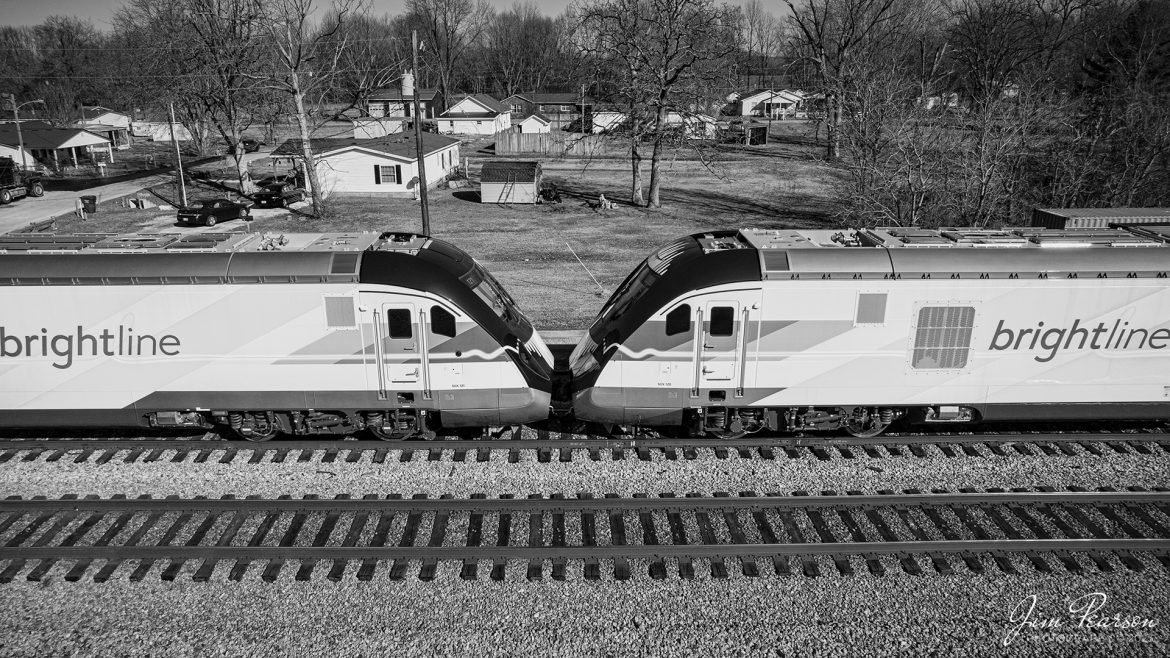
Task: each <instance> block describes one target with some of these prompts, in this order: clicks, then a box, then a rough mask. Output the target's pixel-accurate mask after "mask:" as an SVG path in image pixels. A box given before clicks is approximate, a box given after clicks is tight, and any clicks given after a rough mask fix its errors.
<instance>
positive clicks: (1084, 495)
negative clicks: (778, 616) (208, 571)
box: [0, 491, 1170, 513]
mask: <svg viewBox="0 0 1170 658" xmlns="http://www.w3.org/2000/svg"><path fill="white" fill-rule="evenodd" d="M1167 503H1170V491H1024V492H1014V491H1009V492H976V493H927V494H866V495H856V496H854V495H822V496H715V497H695V498H684V497H681V496H680V497H669V498H665V497H664V498H600V497H594V498H519V497H518V498H378V499H367V498H346V499H320V498H300V499H293V498H285V499H280V498H251V499H249V498H227V499H224V498H207V499H204V498H119V499H110V498H68V499H64V498H55V499H4V500H0V513H28V512H52V511H87V512H95V511H119V512H122V511H134V512H143V513H145V512H174V511H208V512H226V511H249V512H294V511H295V512H331V511H337V512H370V511H384V512H394V513H400V512H407V511H413V512H439V511H443V512H469V511H474V512H484V513H496V512H500V511H509V512H514V511H516V510H524V511H532V512H538V511H539V512H547V511H574V512H575V511H592V510H622V511H628V510H647V511H653V510H668V511H688V510H712V509H720V510H722V509H773V508H786V509H803V508H826V507H828V508H833V507H837V508H840V507H894V506H918V507H925V506H933V505H1013V504H1016V505H1052V504H1069V505H1072V504H1076V505H1095V504H1096V505H1111V504H1126V505H1151V504H1167Z"/></svg>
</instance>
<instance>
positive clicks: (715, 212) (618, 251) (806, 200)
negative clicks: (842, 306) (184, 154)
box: [57, 134, 837, 330]
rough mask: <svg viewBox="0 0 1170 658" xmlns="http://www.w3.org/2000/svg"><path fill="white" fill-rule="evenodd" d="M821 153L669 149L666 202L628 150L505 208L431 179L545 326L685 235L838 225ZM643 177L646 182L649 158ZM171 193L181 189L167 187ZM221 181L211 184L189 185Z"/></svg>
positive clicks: (807, 149) (441, 219) (372, 219)
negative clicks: (656, 202)
mask: <svg viewBox="0 0 1170 658" xmlns="http://www.w3.org/2000/svg"><path fill="white" fill-rule="evenodd" d="M464 153H465V154H466V155H468V156H470V158H471V169H472V174H473V176H472V177H473V179H474V178H475V174H476V172H478V169H479V165H480V164H482V162H483V161H484V160H487V159H490V158H491V156H490V155H485V154H482V153H481V152H478V151H476V152H471V151H469V149H465V150H464ZM816 153H817V151H816V149H815V146H814V145H811V144H808V143H806V142H805V141H804V140H803V139H802V137H801V136H800V135H798V134H794V135H791V138H782V139H781V140H780V141H779V142H777V143H773V144H769V145H768V146H767V147H752V148H736V147H732V148H729V149H726V150H722V151H720V152H719V153H718V155H719V158H720V159H719V160H718V161H716V162H714V163H708V164H707V165H704V164H703V163H701V162H699V161H697V160H694V159H683V158H682V157H679V158H675V159H670V160H666V161H664V163H663V170H664V172H665V180H664V184H663V188H662V204H663V207H662V208H660V209H647V208H639V207H634V206H632V205H629V204H628V203H627V201H628V198H629V188H630V166H629V163H628V161H627V160H626V159H620V158H607V159H597V160H593V161H589V162H586V161H581V160H556V159H544V160H542V167H543V169H544V177H545V181H547V182H555V183H556V184H557V186H558V188H560V190H561V195H562V198H563V199H564V202H563V203H561V204H557V205H535V206H534V205H514V206H510V207H505V206H499V205H494V204H481V203H480V202H479V195H478V192H477V190H476V188H475V187H472V188H471V189H470V190H469V189H458V190H450V189H438V190H432V191H431V196H430V213H431V233H432V235H434V236H435V237H437V238H441V239H444V240H447V241H450V242H452V243H454V244H455V245H457V246H459V247H460V248H462V249H464V250H465V251H467V252H468V253H470V254H471V255H473V256H474V257H475V258H476V259H477V260H479V261H480V262H481V263H483V265H484V266H485V267H487V268H488V270H490V271H491V272H492V273H493V274H494V275H495V276H496V277H497V278H498V279H499V280H500V281H501V282H502V283H503V284H504V286H505V287H506V288H507V289H508V291H509V292H510V293H511V294H512V296H513V297H515V298H516V300H517V302H518V303H519V304H520V307H521V308H522V309H523V310H524V311H525V313H526V314H527V315H528V316H529V317H530V318H531V319H532V321H533V323H534V324H536V326H537V327H539V328H541V329H545V330H557V329H582V328H584V327H585V326H587V325H588V324H589V322H590V321H591V320H592V318H593V317H594V315H596V313H597V312H598V310H599V309H600V307H601V305H602V303H603V302H604V301H605V299H606V298H607V297H608V295H609V294H610V293H611V292H612V291H613V289H614V287H615V286H617V285H618V284H620V283H621V281H622V279H624V278H625V276H626V274H628V273H629V272H630V270H632V269H633V268H634V267H635V266H636V265H637V264H638V263H639V262H640V261H641V260H642V259H643V258H645V257H646V256H647V255H648V254H649V253H650V252H651V251H653V250H654V249H656V248H658V247H659V246H661V245H662V244H665V243H666V242H669V241H670V240H672V239H674V238H676V237H678V236H681V235H686V234H689V233H696V232H701V231H707V230H719V229H734V228H740V227H756V228H826V227H830V226H831V222H832V213H833V211H834V209H835V205H834V202H833V200H832V197H831V191H830V188H829V182H830V181H831V180H832V177H833V176H836V175H837V174H836V173H835V172H834V171H833V170H831V169H829V168H827V167H825V166H824V165H823V164H822V163H820V162H819V161H818V160H817V159H816V158H815V155H816ZM680 155H685V154H680ZM643 176H644V179H643V181H644V184H645V185H647V186H648V184H649V163H648V162H647V163H645V164H644V170H643ZM163 192H164V193H165V194H166V195H167V196H170V194H171V191H170V190H169V189H168V190H163ZM217 192H218V191H216V190H213V189H210V188H205V189H203V190H195V191H192V192H189V195H190V196H192V197H198V196H208V195H212V194H213V193H217ZM599 194H605V196H606V198H607V199H610V200H612V201H617V202H618V204H619V205H618V207H617V209H615V210H608V211H600V210H596V209H595V207H596V205H597V204H596V200H597V197H598V195H599ZM107 206H108V207H107ZM248 228H249V229H250V230H259V231H274V232H309V231H342V230H366V231H419V230H421V220H420V213H419V205H418V203H416V202H414V201H412V200H409V199H388V198H387V199H379V198H372V197H340V196H339V197H336V198H334V199H332V206H331V216H330V217H329V218H326V219H313V218H309V217H306V216H305V215H303V214H299V213H276V214H275V216H273V214H268V213H266V216H264V217H259V218H257V219H256V220H255V221H253V222H251V225H250V226H249V227H248ZM244 229H245V225H244V224H243V223H241V222H237V221H231V222H227V223H225V224H221V225H219V226H216V227H215V230H217V231H225V230H244ZM190 230H197V229H191V228H187V227H178V226H176V225H175V224H174V213H173V211H169V212H168V211H160V210H159V209H152V210H132V209H124V208H118V207H116V206H112V205H110V204H103V206H102V207H101V210H100V211H99V212H98V214H97V215H94V216H93V217H91V218H90V219H89V220H87V221H84V222H82V221H80V220H78V219H76V218H72V217H70V218H63V219H61V220H58V225H57V231H58V232H63V233H64V232H117V233H124V232H142V231H147V232H160V231H167V232H169V231H190ZM574 252H575V253H576V257H575V256H574ZM577 257H579V258H580V261H581V262H578V260H577ZM590 275H592V278H591V276H590ZM593 278H596V280H597V282H598V283H594V281H593ZM598 284H600V286H599V285H598Z"/></svg>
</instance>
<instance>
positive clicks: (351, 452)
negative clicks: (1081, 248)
mask: <svg viewBox="0 0 1170 658" xmlns="http://www.w3.org/2000/svg"><path fill="white" fill-rule="evenodd" d="M934 449H937V450H938V452H939V453H941V454H942V455H944V456H946V457H961V456H969V457H984V456H988V455H998V456H1003V455H1008V454H1020V455H1036V454H1045V455H1050V456H1056V455H1067V456H1077V455H1081V454H1090V455H1095V456H1100V455H1102V454H1106V453H1121V454H1125V453H1131V452H1133V453H1139V454H1145V455H1152V454H1160V453H1163V452H1166V453H1170V436H1167V435H1164V434H1128V433H1116V434H1103V433H1085V434H994V435H949V434H948V435H942V436H939V435H909V436H893V437H875V438H872V439H856V438H851V439H848V441H844V442H840V443H836V442H826V441H824V440H821V439H816V440H812V439H807V438H774V437H758V438H757V437H747V438H741V439H735V440H732V441H724V440H720V439H712V438H665V437H641V436H631V437H623V438H614V437H598V436H582V435H571V434H562V435H559V436H558V437H556V438H554V437H552V436H550V435H549V433H547V432H544V433H539V432H538V433H536V438H527V439H516V438H509V439H504V438H494V439H449V440H439V441H406V440H401V441H363V440H353V439H349V440H300V439H294V440H287V441H279V440H278V441H271V442H266V443H248V442H245V441H226V440H223V439H221V438H219V437H218V436H217V435H215V434H213V433H208V434H207V435H205V436H204V437H203V438H201V439H196V438H185V437H183V438H175V437H167V438H149V439H147V438H140V439H107V438H94V439H75V438H68V439H61V438H53V439H7V440H0V464H3V463H6V462H9V461H13V460H23V461H35V460H38V459H44V460H45V461H48V462H55V461H59V460H62V459H66V458H68V459H69V460H72V461H74V462H77V463H83V462H87V461H89V460H90V459H93V460H94V461H95V463H106V462H109V461H111V460H113V459H115V458H119V457H120V459H121V461H123V462H127V463H131V462H135V461H138V460H140V459H141V460H142V461H144V462H153V461H159V460H162V459H163V458H164V457H166V460H167V461H172V462H183V461H187V460H188V459H190V460H191V461H192V462H195V463H202V462H206V461H209V460H212V459H214V460H215V461H218V462H222V463H231V462H233V461H234V460H235V459H237V458H238V457H240V456H241V454H245V453H246V454H247V457H245V458H246V459H248V460H249V461H251V462H254V463H260V462H261V461H264V460H266V459H270V460H271V461H273V462H278V463H279V462H283V461H285V460H286V459H288V458H289V457H290V456H291V457H292V458H294V459H298V460H300V461H311V460H312V459H314V455H315V454H316V453H321V461H323V462H326V463H329V462H333V461H335V460H336V459H337V458H338V457H340V456H342V455H344V459H345V460H346V461H350V462H356V461H358V460H360V459H361V458H362V456H363V454H365V453H373V455H372V457H371V459H372V461H373V462H374V463H382V462H384V461H385V460H386V459H387V458H389V456H390V453H391V452H392V451H393V452H397V455H396V458H397V459H399V460H401V461H411V460H412V459H416V458H418V457H416V454H417V455H425V457H422V458H425V459H430V460H438V459H440V458H441V455H442V454H443V451H447V450H450V451H452V452H453V458H454V459H455V461H465V460H467V459H468V458H472V459H476V460H478V461H490V460H491V458H492V457H491V453H492V451H507V452H508V456H507V459H508V460H509V461H511V462H516V461H519V459H520V454H521V452H523V451H536V452H537V453H538V459H539V460H540V461H542V462H547V461H551V460H552V459H553V456H554V454H555V455H556V459H558V460H559V461H563V462H569V461H572V460H573V455H574V453H575V452H577V453H578V454H582V455H583V456H587V457H588V458H589V459H591V460H593V461H599V460H600V459H601V458H602V455H603V454H604V453H608V454H609V455H611V458H612V459H614V460H622V459H625V458H626V457H627V456H628V455H630V454H631V453H632V454H634V455H636V456H637V457H638V458H639V459H642V460H644V461H649V460H651V459H652V458H653V455H654V454H663V455H665V457H666V458H667V459H678V458H679V455H680V453H681V456H682V458H683V459H695V458H697V456H698V451H699V450H712V451H714V453H715V456H716V457H717V458H720V459H726V458H728V457H729V456H731V455H732V454H733V453H734V454H736V455H738V456H739V457H740V458H744V459H752V458H760V459H766V460H770V459H778V458H781V459H801V458H804V457H806V456H809V455H811V456H813V457H815V458H816V459H819V460H822V461H828V460H830V459H853V458H855V457H857V456H859V455H858V453H861V454H862V455H864V456H867V457H870V458H881V457H901V456H903V455H907V454H909V455H912V456H915V457H925V456H928V455H931V454H934V452H933V451H934Z"/></svg>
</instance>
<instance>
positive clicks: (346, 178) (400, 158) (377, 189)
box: [270, 133, 459, 198]
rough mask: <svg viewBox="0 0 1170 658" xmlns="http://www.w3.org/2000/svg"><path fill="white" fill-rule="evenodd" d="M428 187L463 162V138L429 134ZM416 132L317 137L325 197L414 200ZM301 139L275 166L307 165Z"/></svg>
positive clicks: (278, 153) (277, 154) (281, 150)
mask: <svg viewBox="0 0 1170 658" xmlns="http://www.w3.org/2000/svg"><path fill="white" fill-rule="evenodd" d="M422 139H423V151H424V153H425V154H426V156H425V159H424V163H425V166H426V174H427V187H428V188H430V187H434V186H435V185H437V184H438V183H439V182H440V181H442V180H444V179H445V178H446V177H447V176H448V175H450V174H451V172H452V171H454V170H455V168H456V166H457V165H458V163H459V140H458V139H455V138H452V137H444V136H442V135H436V134H434V133H423V136H422ZM414 140H415V138H414V135H408V134H404V133H398V134H395V135H387V136H385V137H379V138H377V139H351V138H347V137H346V138H335V139H314V140H313V142H312V145H313V155H314V157H315V158H316V160H317V177H318V179H319V180H320V183H321V187H322V190H321V192H322V195H324V196H328V195H330V194H335V193H336V194H364V195H386V196H391V197H402V198H409V197H412V196H414V194H415V190H416V187H417V185H418V181H417V177H418V157H417V155H416V150H415V141H414ZM300 154H301V140H299V139H290V140H288V141H286V142H284V143H283V144H281V145H280V146H279V147H277V148H276V149H275V150H274V151H273V152H272V155H271V156H270V157H271V158H272V160H273V164H274V165H275V164H276V163H277V162H279V161H286V162H287V161H292V162H293V164H294V166H296V167H297V168H298V169H299V168H300V167H301V164H300V162H301V160H300V158H299V156H300Z"/></svg>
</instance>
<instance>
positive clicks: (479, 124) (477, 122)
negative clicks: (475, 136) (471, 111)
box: [475, 121, 483, 126]
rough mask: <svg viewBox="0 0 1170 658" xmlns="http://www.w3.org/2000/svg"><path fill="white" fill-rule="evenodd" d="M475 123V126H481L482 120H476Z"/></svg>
mask: <svg viewBox="0 0 1170 658" xmlns="http://www.w3.org/2000/svg"><path fill="white" fill-rule="evenodd" d="M475 125H477V126H482V125H483V122H482V121H476V122H475Z"/></svg>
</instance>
